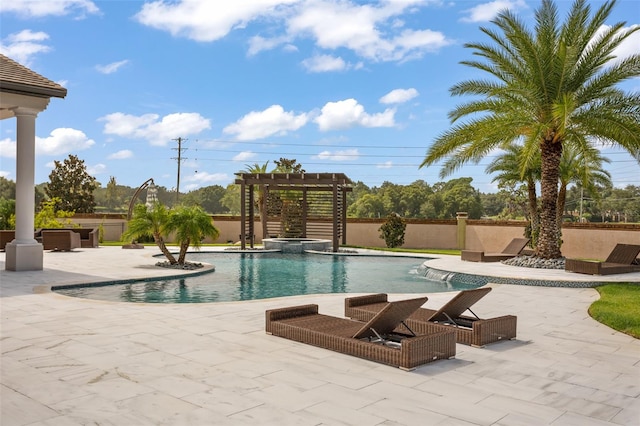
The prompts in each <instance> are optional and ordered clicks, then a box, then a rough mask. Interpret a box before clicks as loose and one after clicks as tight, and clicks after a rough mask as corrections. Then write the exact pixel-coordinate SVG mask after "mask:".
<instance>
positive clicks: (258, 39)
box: [247, 36, 298, 56]
mask: <svg viewBox="0 0 640 426" xmlns="http://www.w3.org/2000/svg"><path fill="white" fill-rule="evenodd" d="M289 41H291V40H290V38H289V37H286V36H285V37H273V38H264V37H262V36H253V37H251V38H250V39H249V50H248V51H247V55H248V56H253V55H256V54H258V53H260V52H262V51H263V50H271V49H274V48H276V47H278V46H280V45H282V44H284V50H285V51H288V52H295V51H297V50H298V48H297V47H295V46H294V45H292V44H289Z"/></svg>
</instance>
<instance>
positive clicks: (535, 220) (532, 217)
mask: <svg viewBox="0 0 640 426" xmlns="http://www.w3.org/2000/svg"><path fill="white" fill-rule="evenodd" d="M527 191H528V195H529V221H530V222H531V247H533V248H534V249H535V248H536V246H537V244H538V236H539V230H540V212H539V211H538V195H537V194H536V182H535V180H534V179H533V178H529V179H527Z"/></svg>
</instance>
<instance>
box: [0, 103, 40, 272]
mask: <svg viewBox="0 0 640 426" xmlns="http://www.w3.org/2000/svg"><path fill="white" fill-rule="evenodd" d="M13 111H14V114H15V116H16V119H17V129H16V141H17V143H16V145H17V148H16V238H15V240H13V241H12V242H11V243H9V244H7V245H6V247H5V250H6V263H5V268H6V269H7V270H11V271H33V270H42V268H43V254H42V244H39V243H38V242H37V241H36V240H35V238H34V235H33V231H34V229H33V226H34V214H35V150H36V117H37V115H38V112H39V110H36V109H32V108H23V107H18V108H15V109H14V110H13Z"/></svg>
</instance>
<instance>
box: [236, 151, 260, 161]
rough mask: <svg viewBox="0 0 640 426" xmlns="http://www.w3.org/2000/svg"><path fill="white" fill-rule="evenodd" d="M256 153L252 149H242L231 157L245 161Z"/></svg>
mask: <svg viewBox="0 0 640 426" xmlns="http://www.w3.org/2000/svg"><path fill="white" fill-rule="evenodd" d="M257 156H258V154H256V153H255V152H252V151H242V152H241V153H239V154H237V155H235V156H234V157H233V161H247V160H251V159H252V158H255V157H257Z"/></svg>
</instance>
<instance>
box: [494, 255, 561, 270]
mask: <svg viewBox="0 0 640 426" xmlns="http://www.w3.org/2000/svg"><path fill="white" fill-rule="evenodd" d="M564 261H565V258H564V257H561V258H558V259H542V258H539V257H534V256H517V257H514V258H511V259H507V260H502V261H501V262H502V263H504V264H505V265H511V266H520V267H524V268H538V269H564Z"/></svg>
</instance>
